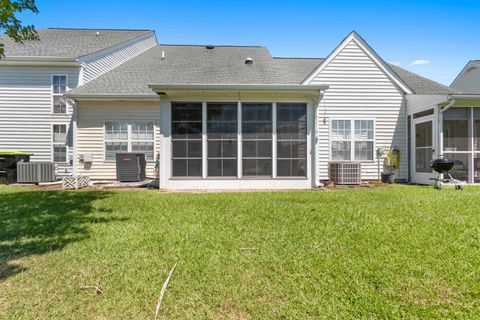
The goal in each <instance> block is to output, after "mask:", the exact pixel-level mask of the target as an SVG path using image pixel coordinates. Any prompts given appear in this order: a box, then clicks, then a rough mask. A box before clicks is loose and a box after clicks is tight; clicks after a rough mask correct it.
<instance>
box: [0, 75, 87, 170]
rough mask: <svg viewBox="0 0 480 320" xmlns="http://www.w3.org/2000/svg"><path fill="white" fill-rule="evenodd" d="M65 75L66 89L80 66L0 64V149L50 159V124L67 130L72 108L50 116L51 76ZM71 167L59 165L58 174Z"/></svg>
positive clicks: (76, 79) (70, 136)
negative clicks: (65, 112) (62, 126)
mask: <svg viewBox="0 0 480 320" xmlns="http://www.w3.org/2000/svg"><path fill="white" fill-rule="evenodd" d="M53 74H61V75H67V77H68V88H74V87H76V86H77V83H78V77H79V68H75V67H34V66H18V67H17V66H0V149H4V150H5V149H6V150H19V151H26V152H30V153H33V156H32V158H31V159H32V160H33V161H53V154H52V153H53V152H52V125H53V124H65V125H67V129H70V122H71V115H72V107H71V106H70V105H69V104H68V103H67V114H65V115H53V113H52V112H53V111H52V110H53V109H52V87H51V84H52V75H53ZM67 141H69V144H70V147H69V148H68V149H69V150H68V151H69V159H72V157H73V148H72V147H71V141H72V135H71V130H69V135H68V137H67ZM71 170H72V166H71V165H68V164H67V165H65V164H59V165H58V168H57V173H58V174H59V175H65V174H69V173H71Z"/></svg>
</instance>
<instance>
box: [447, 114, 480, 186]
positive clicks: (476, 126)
mask: <svg viewBox="0 0 480 320" xmlns="http://www.w3.org/2000/svg"><path fill="white" fill-rule="evenodd" d="M442 118H443V119H442V121H441V124H442V128H441V133H440V134H441V135H442V138H443V139H442V140H443V146H441V148H442V151H443V154H444V155H445V156H446V157H447V158H449V159H452V160H454V161H455V167H454V169H453V171H452V175H453V176H454V177H455V178H457V179H459V180H462V181H466V182H468V183H480V108H476V107H453V108H450V109H448V110H446V111H445V112H443V113H442Z"/></svg>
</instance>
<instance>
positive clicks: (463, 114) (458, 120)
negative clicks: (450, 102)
mask: <svg viewBox="0 0 480 320" xmlns="http://www.w3.org/2000/svg"><path fill="white" fill-rule="evenodd" d="M469 113H470V109H469V108H451V109H449V110H447V111H445V112H444V113H443V150H444V151H445V152H456V151H469V149H470V148H469V140H470V139H469V136H468V127H469V126H468V118H469Z"/></svg>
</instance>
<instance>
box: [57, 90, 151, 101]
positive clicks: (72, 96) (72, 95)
mask: <svg viewBox="0 0 480 320" xmlns="http://www.w3.org/2000/svg"><path fill="white" fill-rule="evenodd" d="M65 97H67V98H69V99H72V100H77V101H78V100H153V101H157V100H158V99H159V98H158V95H152V94H114V93H113V94H112V93H110V94H82V93H78V94H75V93H68V92H67V93H66V94H65Z"/></svg>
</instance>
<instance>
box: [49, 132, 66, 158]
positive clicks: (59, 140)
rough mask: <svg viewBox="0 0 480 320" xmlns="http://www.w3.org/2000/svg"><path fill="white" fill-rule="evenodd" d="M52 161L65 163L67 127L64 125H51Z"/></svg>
mask: <svg viewBox="0 0 480 320" xmlns="http://www.w3.org/2000/svg"><path fill="white" fill-rule="evenodd" d="M52 142H53V161H54V162H67V145H66V143H67V126H66V125H64V124H54V125H53V137H52Z"/></svg>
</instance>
